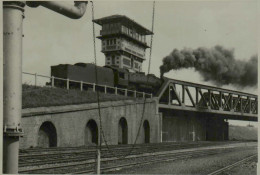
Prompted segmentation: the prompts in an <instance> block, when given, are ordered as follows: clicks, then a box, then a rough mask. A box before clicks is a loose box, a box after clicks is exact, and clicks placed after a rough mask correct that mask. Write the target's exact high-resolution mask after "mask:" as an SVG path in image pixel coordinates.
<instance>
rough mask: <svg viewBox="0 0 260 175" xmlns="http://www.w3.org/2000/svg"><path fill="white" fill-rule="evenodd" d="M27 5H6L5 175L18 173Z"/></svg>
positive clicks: (17, 3) (7, 3)
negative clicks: (23, 25)
mask: <svg viewBox="0 0 260 175" xmlns="http://www.w3.org/2000/svg"><path fill="white" fill-rule="evenodd" d="M24 6H25V3H24V2H19V1H9V2H8V1H5V2H3V52H4V53H3V56H4V66H3V70H4V72H3V75H4V110H3V111H4V120H3V121H4V122H3V124H4V132H3V133H4V138H3V139H4V141H3V142H4V144H3V173H7V174H17V173H18V155H19V137H20V136H21V135H22V128H21V110H22V34H23V31H22V24H23V17H24V15H23V12H24Z"/></svg>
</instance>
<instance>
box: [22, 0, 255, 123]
mask: <svg viewBox="0 0 260 175" xmlns="http://www.w3.org/2000/svg"><path fill="white" fill-rule="evenodd" d="M70 3H71V4H73V2H70ZM152 5H153V3H152V2H151V1H133V2H128V1H125V2H119V1H109V2H106V1H95V2H94V7H95V19H97V18H101V17H105V16H109V15H114V14H120V15H126V16H128V17H130V18H131V19H133V20H135V21H136V22H138V23H140V24H141V25H143V26H145V27H146V28H148V29H151V25H152ZM23 26H24V28H23V29H24V32H23V33H24V38H23V71H24V72H29V73H37V74H42V75H50V66H52V65H58V64H75V63H77V62H86V63H92V62H94V57H93V55H94V53H93V38H92V37H93V36H92V22H91V4H90V3H89V4H88V7H87V11H86V13H85V15H84V16H83V17H82V18H81V19H77V20H73V19H70V18H67V17H64V16H62V15H60V14H57V13H55V12H53V11H50V10H48V9H46V8H44V7H41V6H40V7H38V8H30V7H25V19H24V25H23ZM95 29H96V30H95V33H96V35H97V36H98V35H99V31H100V29H101V27H100V26H99V25H95ZM149 40H150V37H147V43H150V42H149ZM216 45H221V46H223V47H225V48H227V49H234V51H235V57H236V59H239V60H249V59H250V57H251V56H252V55H254V54H256V53H257V1H196V2H194V1H182V2H180V1H160V2H158V1H157V2H156V7H155V24H154V39H153V49H152V62H151V72H150V73H153V74H155V75H156V76H159V75H160V70H159V66H160V65H161V64H162V59H163V58H164V57H165V56H167V55H169V54H170V53H171V51H172V50H173V49H175V48H176V49H183V48H191V49H197V48H198V47H206V48H212V47H214V46H216ZM96 46H97V64H98V65H99V66H104V64H105V56H104V55H103V53H101V52H100V50H101V42H100V40H99V39H96ZM146 55H147V56H146V58H147V60H146V61H145V62H144V63H143V70H144V71H145V72H146V73H147V70H148V56H149V50H147V51H146ZM165 76H167V77H170V78H174V79H179V80H184V81H190V82H194V83H201V84H207V85H212V84H211V83H210V82H203V80H202V77H201V76H200V75H199V73H197V72H195V71H194V69H187V70H179V71H170V72H169V73H166V74H165ZM23 79H24V80H23V81H24V82H27V83H30V82H32V81H33V79H32V77H30V78H29V77H25V76H24V77H23ZM224 88H228V89H235V90H237V89H236V87H233V86H230V85H228V86H224ZM239 90H240V91H244V92H249V93H254V94H256V93H257V89H255V88H250V87H249V88H246V89H239ZM247 123H248V122H247Z"/></svg>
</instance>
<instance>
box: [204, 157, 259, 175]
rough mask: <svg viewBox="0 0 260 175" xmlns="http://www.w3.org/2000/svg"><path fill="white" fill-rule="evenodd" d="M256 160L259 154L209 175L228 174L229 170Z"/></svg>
mask: <svg viewBox="0 0 260 175" xmlns="http://www.w3.org/2000/svg"><path fill="white" fill-rule="evenodd" d="M255 158H257V154H255V155H252V156H249V157H246V158H244V159H242V160H239V161H237V162H235V163H233V164H231V165H228V166H226V167H224V168H220V169H218V170H216V171H214V172H211V173H209V174H208V175H218V174H221V173H224V172H227V171H228V170H230V169H232V168H235V167H237V166H239V165H242V164H244V163H245V162H248V161H251V160H253V159H255Z"/></svg>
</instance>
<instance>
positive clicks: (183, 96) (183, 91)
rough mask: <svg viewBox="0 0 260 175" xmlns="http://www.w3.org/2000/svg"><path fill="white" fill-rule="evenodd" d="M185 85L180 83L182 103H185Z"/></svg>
mask: <svg viewBox="0 0 260 175" xmlns="http://www.w3.org/2000/svg"><path fill="white" fill-rule="evenodd" d="M185 88H186V87H185V86H184V85H182V103H183V104H185Z"/></svg>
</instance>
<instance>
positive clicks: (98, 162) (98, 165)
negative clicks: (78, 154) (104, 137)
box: [97, 141, 101, 175]
mask: <svg viewBox="0 0 260 175" xmlns="http://www.w3.org/2000/svg"><path fill="white" fill-rule="evenodd" d="M99 142H100V141H99ZM100 148H101V144H99V145H98V149H97V175H99V174H100V157H101V151H100Z"/></svg>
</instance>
